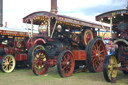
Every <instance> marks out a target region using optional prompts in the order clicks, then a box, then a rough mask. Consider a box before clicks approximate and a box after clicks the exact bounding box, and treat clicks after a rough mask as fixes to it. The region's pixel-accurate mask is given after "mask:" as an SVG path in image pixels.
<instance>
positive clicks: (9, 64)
mask: <svg viewBox="0 0 128 85" xmlns="http://www.w3.org/2000/svg"><path fill="white" fill-rule="evenodd" d="M15 65H16V61H15V58H14V56H13V55H10V54H5V55H4V56H3V57H2V59H1V60H0V69H1V70H2V72H4V73H10V72H12V71H13V70H14V68H15Z"/></svg>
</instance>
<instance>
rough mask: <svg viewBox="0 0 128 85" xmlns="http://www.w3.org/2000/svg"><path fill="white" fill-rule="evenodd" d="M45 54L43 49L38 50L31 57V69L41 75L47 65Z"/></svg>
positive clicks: (45, 70) (46, 68)
mask: <svg viewBox="0 0 128 85" xmlns="http://www.w3.org/2000/svg"><path fill="white" fill-rule="evenodd" d="M47 60H48V59H47V55H46V53H45V51H40V50H39V51H38V52H37V53H36V54H35V56H34V59H33V71H34V73H36V74H37V75H42V74H44V73H46V72H47V70H48V68H49V65H48V63H47Z"/></svg>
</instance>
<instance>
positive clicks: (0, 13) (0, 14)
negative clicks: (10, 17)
mask: <svg viewBox="0 0 128 85" xmlns="http://www.w3.org/2000/svg"><path fill="white" fill-rule="evenodd" d="M2 26H3V0H0V27H2Z"/></svg>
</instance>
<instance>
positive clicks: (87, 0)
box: [58, 0, 110, 12]
mask: <svg viewBox="0 0 128 85" xmlns="http://www.w3.org/2000/svg"><path fill="white" fill-rule="evenodd" d="M109 2H110V0H58V8H59V10H60V11H65V12H67V11H73V10H75V9H79V8H88V7H95V6H100V5H107V4H109ZM76 11H77V10H76Z"/></svg>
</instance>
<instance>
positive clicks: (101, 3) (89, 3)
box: [3, 0, 127, 28]
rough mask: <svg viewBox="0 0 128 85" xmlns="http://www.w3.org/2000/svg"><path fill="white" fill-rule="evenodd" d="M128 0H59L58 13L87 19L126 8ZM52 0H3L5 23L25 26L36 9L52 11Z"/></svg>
mask: <svg viewBox="0 0 128 85" xmlns="http://www.w3.org/2000/svg"><path fill="white" fill-rule="evenodd" d="M126 1H127V0H58V11H59V12H58V14H61V15H67V16H71V17H75V18H78V19H83V20H87V21H95V16H96V15H98V14H101V13H104V12H107V11H111V10H116V9H124V8H126V5H127V3H126ZM50 6H51V0H3V24H4V23H5V22H7V23H8V27H13V28H19V27H24V25H23V23H22V19H23V17H25V16H27V15H28V14H30V13H33V12H36V11H50Z"/></svg>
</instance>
